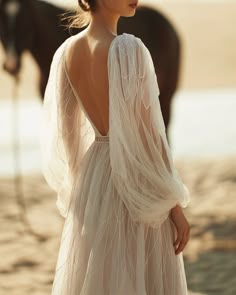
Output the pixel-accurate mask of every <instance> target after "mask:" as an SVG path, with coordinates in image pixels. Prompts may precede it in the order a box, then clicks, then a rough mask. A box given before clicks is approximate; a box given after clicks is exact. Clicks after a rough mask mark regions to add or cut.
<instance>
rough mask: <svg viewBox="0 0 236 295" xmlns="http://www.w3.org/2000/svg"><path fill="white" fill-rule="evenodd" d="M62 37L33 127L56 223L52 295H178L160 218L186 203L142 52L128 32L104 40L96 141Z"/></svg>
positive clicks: (181, 279)
mask: <svg viewBox="0 0 236 295" xmlns="http://www.w3.org/2000/svg"><path fill="white" fill-rule="evenodd" d="M72 38H74V37H70V38H68V39H67V40H66V41H65V42H64V43H63V44H62V45H61V46H60V47H59V48H58V50H57V51H56V53H55V55H54V57H53V61H52V64H51V70H50V76H49V80H48V84H47V88H46V91H45V97H44V105H43V113H44V117H43V122H42V123H43V124H42V130H41V152H42V163H43V166H42V169H43V174H44V176H45V179H46V180H47V182H48V184H49V185H50V186H51V187H52V188H53V189H54V190H55V191H56V192H57V206H58V209H59V210H60V213H61V214H62V216H63V217H65V224H64V228H63V233H62V238H61V245H60V249H59V255H58V261H57V266H56V273H55V278H54V283H53V290H52V294H55V295H78V294H81V295H94V294H96V295H123V294H129V295H131V294H133V295H134V294H135V295H157V294H158V295H162V294H163V295H164V294H166V295H185V294H187V285H186V278H185V272H184V265H183V258H182V253H181V254H179V255H177V256H176V255H175V253H174V247H173V240H174V237H175V236H176V229H175V227H174V224H173V223H172V221H171V219H170V218H169V213H170V209H171V208H172V207H174V206H175V205H176V204H179V205H180V206H182V207H186V206H187V204H188V202H189V192H188V189H187V188H186V187H185V185H184V184H183V182H182V181H181V178H180V176H179V175H178V172H177V171H176V169H175V167H174V164H173V159H172V156H171V151H170V148H169V146H168V143H167V139H166V133H165V127H164V123H163V118H162V113H161V109H160V104H159V98H158V95H159V88H158V84H157V79H156V75H155V71H154V66H153V62H152V59H151V56H150V53H149V51H148V49H147V48H146V47H145V45H144V44H143V43H142V41H141V40H140V39H139V38H137V37H135V36H133V35H131V34H126V33H123V34H122V35H119V36H117V37H116V38H115V39H114V40H113V41H112V43H111V45H110V48H109V53H108V62H107V66H108V76H109V132H108V135H109V137H104V136H101V134H100V133H99V131H98V130H97V129H96V126H94V124H93V123H92V122H91V120H90V118H89V117H88V114H87V113H86V111H85V109H84V107H83V105H82V103H81V101H80V99H79V97H78V95H77V94H76V91H75V89H74V88H73V85H72V84H71V82H70V79H69V76H68V73H67V71H66V66H65V58H64V57H65V50H66V46H67V45H68V44H69V43H70V42H69V41H70V40H71V39H72ZM95 136H96V139H97V138H99V139H100V140H94V139H95Z"/></svg>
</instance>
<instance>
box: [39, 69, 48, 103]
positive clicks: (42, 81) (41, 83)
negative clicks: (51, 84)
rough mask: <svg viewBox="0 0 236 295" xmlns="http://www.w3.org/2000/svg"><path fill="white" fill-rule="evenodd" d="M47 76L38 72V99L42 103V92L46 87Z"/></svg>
mask: <svg viewBox="0 0 236 295" xmlns="http://www.w3.org/2000/svg"><path fill="white" fill-rule="evenodd" d="M48 75H49V74H47V73H44V72H43V71H40V80H39V91H40V97H41V100H42V101H43V97H44V92H45V89H46V86H47V80H48Z"/></svg>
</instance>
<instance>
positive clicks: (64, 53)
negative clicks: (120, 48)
mask: <svg viewBox="0 0 236 295" xmlns="http://www.w3.org/2000/svg"><path fill="white" fill-rule="evenodd" d="M125 34H126V33H122V34H121V35H117V36H115V37H114V38H113V39H112V41H111V43H110V45H109V48H108V56H107V71H108V83H109V68H108V67H109V65H108V61H109V58H110V52H111V49H112V46H113V44H114V42H115V40H116V39H117V38H118V37H120V36H122V35H125ZM76 36H77V34H76V35H73V36H71V37H69V38H68V39H67V40H66V44H65V47H64V50H63V54H62V63H63V67H64V69H65V73H66V76H67V80H68V82H69V84H70V86H71V89H72V91H73V93H74V95H75V97H76V99H77V101H78V103H79V104H80V107H81V108H82V109H83V111H84V113H85V114H86V117H87V118H88V120H89V122H90V123H91V125H92V126H93V127H94V129H95V130H96V131H97V133H98V134H99V136H100V137H108V135H109V131H110V126H109V128H108V132H107V134H106V135H102V134H101V132H100V131H99V130H98V128H97V127H96V126H95V124H94V123H93V121H92V120H91V118H90V117H89V115H88V113H87V111H86V110H85V107H84V105H83V103H82V101H81V99H80V97H79V95H78V93H77V91H76V90H75V88H74V86H73V84H72V81H71V79H70V77H69V74H68V70H67V66H66V48H67V46H68V45H69V44H70V42H69V40H72V39H73V38H75V37H76ZM108 86H109V85H108ZM109 100H110V97H109ZM108 115H109V114H108ZM109 121H110V120H109ZM109 125H110V124H109Z"/></svg>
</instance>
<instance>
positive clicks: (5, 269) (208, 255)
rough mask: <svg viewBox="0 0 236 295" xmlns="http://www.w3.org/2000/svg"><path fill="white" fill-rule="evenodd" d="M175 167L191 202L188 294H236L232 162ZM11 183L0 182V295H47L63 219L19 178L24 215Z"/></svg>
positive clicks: (33, 185)
mask: <svg viewBox="0 0 236 295" xmlns="http://www.w3.org/2000/svg"><path fill="white" fill-rule="evenodd" d="M176 166H177V168H178V170H179V172H180V174H181V176H182V178H183V181H184V182H185V184H186V185H187V186H188V188H189V189H190V192H191V197H192V200H191V203H190V205H189V207H188V208H186V209H184V212H185V214H186V216H187V218H188V220H189V222H190V225H191V237H190V241H189V243H188V245H187V247H186V248H185V250H184V260H185V268H186V274H187V280H188V286H189V290H190V293H189V294H194V295H196V294H202V295H203V294H204V295H205V294H207V295H208V294H214V295H232V294H236V281H235V270H236V231H235V228H236V213H235V208H236V198H235V192H236V157H235V158H232V157H231V158H224V159H223V158H222V159H220V158H219V159H211V160H192V161H178V162H176ZM13 184H14V182H13V179H1V180H0V195H1V211H0V220H1V223H0V227H1V238H0V239H1V243H0V253H1V260H0V273H1V276H0V295H3V294H11V295H23V294H24V295H28V294H29V295H36V294H37V295H46V294H47V295H49V294H50V290H51V285H52V280H53V277H54V270H55V263H56V258H57V253H58V247H59V243H60V236H61V231H62V226H63V222H64V220H63V218H61V217H60V215H59V213H58V211H57V209H56V206H55V200H56V196H55V193H54V192H53V191H52V190H51V189H50V188H49V187H48V186H47V184H46V183H45V180H44V179H43V177H42V175H40V174H39V175H30V176H24V179H23V184H24V185H23V187H24V202H23V203H24V204H25V206H26V211H25V210H24V206H22V200H21V199H20V198H19V197H17V196H16V195H15V192H14V186H13ZM22 216H27V220H25V219H22ZM27 222H29V224H30V226H29V224H27ZM32 232H33V233H32ZM170 295H171V294H170Z"/></svg>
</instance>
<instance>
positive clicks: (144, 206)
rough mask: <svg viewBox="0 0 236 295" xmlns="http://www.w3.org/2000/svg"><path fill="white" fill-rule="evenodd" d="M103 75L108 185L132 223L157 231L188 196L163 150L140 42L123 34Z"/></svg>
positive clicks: (150, 69) (153, 86)
mask: <svg viewBox="0 0 236 295" xmlns="http://www.w3.org/2000/svg"><path fill="white" fill-rule="evenodd" d="M108 69H109V85H110V88H109V89H110V93H109V95H110V122H109V123H110V129H109V130H110V131H109V132H110V158H111V166H112V179H113V182H114V185H115V187H116V190H117V192H118V194H119V196H120V197H121V198H122V199H123V201H124V203H125V205H126V207H127V209H128V211H129V213H130V215H131V217H132V219H133V220H134V221H136V222H141V223H144V224H146V225H148V226H152V227H158V226H159V225H160V224H161V223H162V222H163V221H164V220H165V219H166V218H167V217H168V215H169V212H170V209H171V208H173V207H174V206H175V205H176V204H179V205H180V206H182V207H186V206H187V204H188V202H189V200H190V196H189V192H188V189H187V188H186V186H185V185H184V184H183V182H182V180H181V178H180V176H179V174H178V172H177V170H176V169H175V166H174V164H173V159H172V155H171V151H170V148H169V146H168V142H167V137H166V131H165V126H164V121H163V117H162V113H161V108H160V102H159V87H158V82H157V78H156V74H155V70H154V65H153V61H152V58H151V55H150V53H149V51H148V49H147V48H146V46H145V45H144V44H143V42H142V41H141V39H139V38H137V37H135V36H134V35H131V34H126V33H124V34H122V35H120V36H118V37H117V38H116V40H114V42H113V43H112V45H111V48H110V55H109V59H108Z"/></svg>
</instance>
